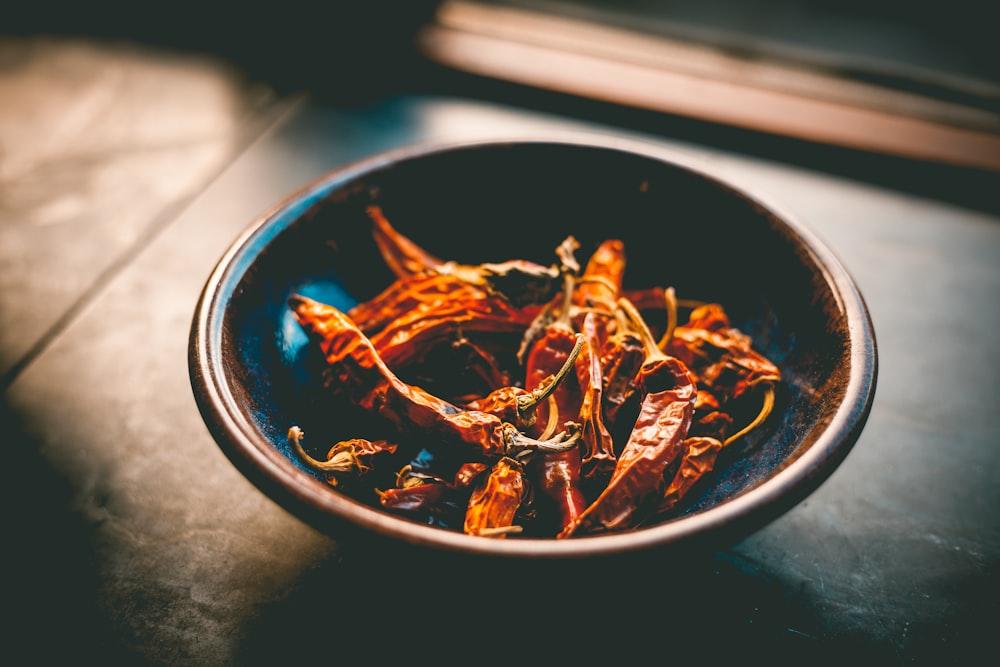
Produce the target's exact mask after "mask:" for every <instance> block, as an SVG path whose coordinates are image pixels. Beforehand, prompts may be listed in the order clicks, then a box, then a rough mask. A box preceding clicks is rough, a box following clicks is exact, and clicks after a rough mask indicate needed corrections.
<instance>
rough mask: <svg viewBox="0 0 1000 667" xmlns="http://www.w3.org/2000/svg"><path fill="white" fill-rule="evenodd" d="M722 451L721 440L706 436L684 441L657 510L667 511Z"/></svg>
mask: <svg viewBox="0 0 1000 667" xmlns="http://www.w3.org/2000/svg"><path fill="white" fill-rule="evenodd" d="M720 451H722V441H720V440H719V439H718V438H712V437H707V436H692V437H690V438H687V439H686V440H685V441H684V453H683V455H682V457H681V464H680V466H678V468H677V472H676V473H675V474H674V477H673V479H672V480H671V482H670V484H668V485H667V489H666V491H664V492H663V498H662V499H661V500H660V506H659V508H658V510H657V511H659V512H669V511H670V510H672V509H673V508H674V507H675V506H676V505H677V503H678V502H680V501H681V499H682V498H684V496H685V495H686V494H687V492H688V491H690V490H691V487H692V486H694V485H695V483H697V482H698V480H699V479H701V478H702V477H704V476H705V475H706V474H708V473H709V472H711V470H712V469H713V468H714V467H715V460H716V459H717V458H718V456H719V452H720Z"/></svg>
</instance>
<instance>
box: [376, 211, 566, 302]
mask: <svg viewBox="0 0 1000 667" xmlns="http://www.w3.org/2000/svg"><path fill="white" fill-rule="evenodd" d="M367 213H368V217H369V218H370V219H371V221H372V235H373V237H374V239H375V244H376V245H377V246H378V248H379V251H380V252H381V254H382V257H383V258H384V259H385V262H386V264H387V265H388V266H389V268H390V270H391V271H392V272H393V273H395V274H396V276H397V277H400V278H402V277H405V276H408V275H412V274H415V273H424V272H433V273H436V274H440V275H450V276H453V277H455V278H458V279H459V280H462V281H464V282H466V283H468V284H470V285H476V286H478V287H481V288H483V289H486V290H487V291H488V292H489V293H491V294H494V295H500V296H502V297H503V298H504V299H506V300H508V301H509V302H510V303H511V304H513V305H514V306H515V307H523V306H527V305H532V304H541V303H544V302H546V301H548V300H549V299H550V298H551V297H552V296H553V294H554V293H555V290H556V289H558V286H559V282H558V281H559V269H558V268H557V267H556V266H542V265H541V264H536V263H535V262H530V261H527V260H523V259H514V260H509V261H506V262H500V263H483V264H460V263H458V262H451V261H449V262H445V261H442V260H440V259H438V258H437V257H435V256H434V255H432V254H431V253H429V252H427V251H426V250H424V249H423V248H421V247H420V246H419V245H418V244H416V243H414V242H413V241H412V240H411V239H409V238H407V237H406V236H404V235H403V234H401V233H399V231H398V230H396V229H395V227H393V226H392V224H391V223H390V222H389V220H388V219H387V218H386V217H385V215H384V213H383V212H382V208H381V207H380V206H375V205H373V206H369V207H368V208H367Z"/></svg>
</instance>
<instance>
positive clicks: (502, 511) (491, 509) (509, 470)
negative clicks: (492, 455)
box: [464, 457, 525, 537]
mask: <svg viewBox="0 0 1000 667" xmlns="http://www.w3.org/2000/svg"><path fill="white" fill-rule="evenodd" d="M524 497H525V481H524V470H523V468H522V467H521V464H520V463H518V462H517V461H515V460H514V459H511V458H508V457H503V458H501V459H499V460H498V461H497V462H496V463H495V464H494V465H493V469H492V470H490V472H489V475H487V476H486V477H485V479H483V481H482V483H481V484H480V485H479V486H477V487H476V488H475V489H474V490H473V492H472V496H471V497H470V498H469V506H468V509H467V510H466V513H465V525H464V530H465V532H466V533H467V534H469V535H491V536H495V537H504V535H505V534H506V533H505V532H504V529H509V528H511V527H512V526H513V525H514V519H515V517H516V516H517V512H518V510H519V509H520V508H521V503H522V502H523V501H524Z"/></svg>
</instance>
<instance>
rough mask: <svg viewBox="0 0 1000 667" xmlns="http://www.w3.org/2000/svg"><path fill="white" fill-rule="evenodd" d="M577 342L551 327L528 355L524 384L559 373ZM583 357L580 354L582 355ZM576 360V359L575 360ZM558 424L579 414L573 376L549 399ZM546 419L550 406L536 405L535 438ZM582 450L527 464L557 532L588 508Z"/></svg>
mask: <svg viewBox="0 0 1000 667" xmlns="http://www.w3.org/2000/svg"><path fill="white" fill-rule="evenodd" d="M575 343H576V337H575V334H574V333H573V331H572V330H571V329H569V328H567V327H562V326H559V325H554V326H550V327H549V328H548V329H547V330H546V332H545V335H544V336H543V337H542V338H540V339H539V340H538V341H536V343H535V345H534V346H533V347H532V350H531V353H530V354H529V355H528V361H527V370H526V378H527V380H526V382H527V383H528V385H529V386H533V385H537V384H539V383H541V382H543V381H544V380H545V378H547V377H549V376H550V375H551V374H552V373H554V372H555V371H556V370H558V369H559V368H560V367H561V366H562V364H564V363H565V362H566V360H567V358H568V357H569V354H570V351H571V350H572V349H573V346H574V345H575ZM581 356H583V355H581ZM577 360H578V361H579V357H577ZM552 400H553V402H554V403H555V406H556V408H555V409H556V410H557V412H558V420H559V422H560V423H561V422H565V421H570V420H575V419H577V418H578V416H579V413H580V403H581V395H580V387H579V384H578V382H577V378H576V377H575V375H572V376H570V377H567V378H566V380H564V381H563V382H562V383H561V384H560V386H559V387H558V388H557V389H556V391H555V393H554V394H553V397H552ZM548 419H549V405H548V404H547V403H541V404H539V406H538V414H537V415H536V420H535V424H534V426H533V427H532V428H533V431H532V433H534V434H535V435H536V436H537V435H539V434H541V433H542V431H543V430H544V429H545V427H546V424H547V422H548ZM581 460H582V459H581V451H580V448H579V447H574V448H573V449H571V450H568V451H565V452H559V453H555V454H547V455H545V456H539V457H535V458H533V459H532V460H531V461H529V462H528V471H529V474H530V477H531V479H532V481H533V482H534V484H535V487H536V488H537V489H538V492H539V494H540V495H542V496H543V497H544V498H545V499H546V500H545V501H541V500H540V502H548V503H549V504H550V505H551V506H552V507H554V509H555V513H556V515H557V516H558V521H559V525H558V526H557V527H556V531H558V530H562V528H563V527H564V526H566V525H568V524H569V523H570V522H572V521H573V520H574V519H575V518H576V517H577V516H579V515H580V513H581V512H583V510H584V508H586V506H587V499H586V497H585V496H584V495H583V491H582V490H581V489H580V466H581Z"/></svg>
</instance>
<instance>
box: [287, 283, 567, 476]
mask: <svg viewBox="0 0 1000 667" xmlns="http://www.w3.org/2000/svg"><path fill="white" fill-rule="evenodd" d="M289 306H290V308H291V309H292V311H293V312H294V314H295V316H296V318H297V319H298V322H299V324H300V325H301V326H302V327H303V328H304V329H305V330H306V331H307V332H308V333H309V334H310V335H311V336H312V337H313V338H314V339H315V340H317V341H318V343H319V345H320V348H321V349H322V351H323V353H324V354H325V355H326V362H327V370H328V373H329V375H328V379H327V383H328V385H329V386H335V387H336V388H337V391H339V392H342V393H343V394H344V395H345V396H347V397H349V398H351V399H352V400H353V401H354V402H355V404H357V405H358V406H359V407H361V408H362V409H364V410H367V411H369V412H371V413H373V414H377V415H379V416H380V417H381V418H383V419H384V420H385V421H386V422H387V423H389V424H392V425H393V426H395V427H396V428H397V429H398V431H399V432H400V433H401V434H408V435H413V434H419V435H423V436H425V437H430V438H433V439H434V440H435V441H437V442H440V443H443V444H444V445H445V446H451V447H459V448H462V449H464V450H467V451H468V454H469V456H470V460H471V459H473V458H475V457H498V456H504V455H510V454H516V453H520V452H523V451H530V450H534V449H539V450H542V451H545V450H549V449H553V450H555V451H558V450H561V449H565V448H569V447H570V446H573V445H574V444H575V442H572V443H570V444H567V443H565V442H561V441H560V442H559V443H556V444H553V443H547V442H541V441H538V440H535V439H533V438H529V437H527V436H525V435H524V434H523V433H521V432H520V431H519V430H518V429H517V427H515V426H514V425H513V424H510V423H509V422H505V421H503V420H501V419H500V418H499V417H497V416H496V415H492V414H489V413H486V412H480V411H477V410H463V409H461V408H459V407H458V406H455V405H453V404H452V403H449V402H448V401H445V400H444V399H441V398H438V397H437V396H434V395H433V394H430V393H428V392H426V391H424V390H422V389H420V388H419V387H415V386H412V385H409V384H407V383H405V382H403V381H402V380H400V379H399V378H398V377H397V376H396V375H395V374H394V373H393V372H392V371H391V370H390V369H389V368H388V367H387V366H386V365H385V363H384V362H383V361H382V360H381V358H380V357H379V355H378V353H377V351H376V350H375V348H374V346H373V345H372V344H371V341H369V340H368V338H367V337H366V336H365V335H364V334H363V333H362V332H361V330H360V329H358V327H357V326H356V325H355V324H354V323H353V322H352V321H351V320H350V318H348V317H347V316H346V315H345V314H344V313H342V312H341V311H339V310H338V309H336V308H334V307H333V306H329V305H327V304H323V303H320V302H318V301H315V300H313V299H309V298H307V297H303V296H298V295H296V296H292V297H290V298H289Z"/></svg>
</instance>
